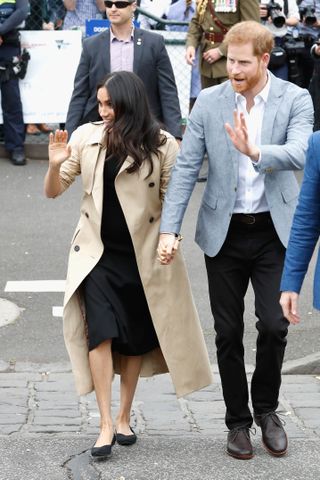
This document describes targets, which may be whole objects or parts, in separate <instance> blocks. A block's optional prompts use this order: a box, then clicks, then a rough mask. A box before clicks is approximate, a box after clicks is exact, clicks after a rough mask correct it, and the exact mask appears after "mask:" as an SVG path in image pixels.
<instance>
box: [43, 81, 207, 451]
mask: <svg viewBox="0 0 320 480" xmlns="http://www.w3.org/2000/svg"><path fill="white" fill-rule="evenodd" d="M97 98H98V103H99V113H100V115H101V118H102V122H96V123H90V124H85V125H82V126H81V127H79V128H78V129H77V130H76V131H75V132H74V133H73V135H72V137H71V139H70V143H67V140H68V134H67V132H66V131H61V130H57V131H56V132H55V134H51V135H50V140H49V168H48V172H47V174H46V178H45V193H46V195H47V196H48V197H51V198H54V197H56V196H57V195H60V194H62V193H63V192H64V191H65V190H66V189H67V188H68V187H69V186H70V185H71V184H72V182H73V181H74V180H75V177H76V176H77V175H81V178H82V186H83V198H82V202H81V208H80V220H79V223H78V225H77V227H76V230H75V233H74V236H73V239H72V242H71V249H70V254H69V263H68V274H67V281H66V291H65V299H64V318H63V321H64V322H63V324H64V337H65V342H66V347H67V350H68V353H69V356H70V360H71V364H72V369H73V372H74V376H75V381H76V387H77V391H78V393H79V394H80V395H83V394H86V393H89V392H91V391H92V390H93V389H94V390H95V393H96V397H97V403H98V407H99V411H100V417H101V421H100V435H99V437H98V439H97V442H96V444H95V445H94V447H93V448H92V450H91V454H92V455H93V456H94V457H99V458H101V457H106V456H108V455H110V453H111V447H112V445H113V444H114V443H115V441H117V442H118V443H119V444H121V445H129V444H132V443H134V442H135V441H136V435H135V433H134V431H133V430H132V428H131V426H130V412H131V406H132V401H133V397H134V393H135V388H136V384H137V381H138V377H139V375H141V376H151V375H154V374H158V373H165V372H168V371H169V372H170V375H171V378H172V381H173V384H174V387H175V391H176V394H177V396H182V395H186V394H188V393H191V392H192V391H195V390H198V389H201V388H203V387H205V386H207V385H209V384H210V383H211V381H212V376H211V369H210V364H209V359H208V354H207V350H206V346H205V342H204V338H203V334H202V330H201V326H200V322H199V319H198V316H197V312H196V310H195V306H194V303H193V299H192V294H191V291H190V285H189V281H188V278H187V273H186V269H185V265H184V262H183V259H182V257H181V254H180V251H179V250H178V248H177V247H178V243H179V242H178V240H177V242H176V251H175V255H176V257H177V258H176V261H175V262H173V264H172V265H170V266H169V267H163V266H161V264H160V262H159V260H158V258H157V243H158V234H159V224H160V215H161V207H162V200H163V197H164V194H165V191H166V187H167V184H168V181H169V177H170V171H171V167H172V165H173V163H174V161H175V158H176V154H177V150H178V144H177V142H176V140H175V139H174V138H173V137H172V136H171V135H170V134H169V133H167V132H164V131H162V130H160V127H159V125H158V124H157V123H156V121H155V120H154V119H153V117H152V115H151V113H150V110H149V105H148V102H147V99H146V95H145V92H144V87H143V84H142V83H141V81H140V80H139V78H138V77H137V76H136V75H135V74H134V73H131V72H116V73H111V74H109V75H108V76H107V77H106V79H105V81H104V82H103V83H102V84H101V85H99V86H98V89H97ZM117 235H118V236H117ZM128 252H129V253H128ZM133 277H134V279H133V280H132V278H133ZM132 283H133V284H134V288H133V290H132V288H131V287H132V285H131V284H132ZM129 285H131V286H129ZM130 288H131V290H132V291H131V290H130ZM130 317H131V318H130ZM130 332H131V333H130ZM131 337H134V342H136V343H135V344H134V345H131V343H130V342H131V340H132V339H131ZM113 372H116V373H119V374H120V376H121V386H120V408H119V414H118V416H117V418H116V420H115V425H114V423H113V420H112V418H111V383H112V377H113Z"/></svg>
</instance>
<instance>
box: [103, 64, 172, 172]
mask: <svg viewBox="0 0 320 480" xmlns="http://www.w3.org/2000/svg"><path fill="white" fill-rule="evenodd" d="M103 87H104V88H106V89H107V91H108V94H109V97H110V101H111V104H112V107H113V110H114V116H115V117H114V123H113V125H112V128H109V129H108V130H107V131H106V134H105V143H106V146H107V152H108V153H107V154H108V157H109V156H111V155H115V156H116V157H117V158H118V159H119V162H120V163H122V162H123V161H124V160H125V158H126V157H127V155H130V156H131V157H132V158H133V160H134V162H133V164H132V165H131V166H130V167H129V168H128V169H127V171H128V172H129V173H133V172H135V171H136V170H138V169H139V168H140V166H141V165H142V163H143V162H144V161H148V162H149V164H150V170H149V174H148V176H149V175H151V173H152V172H153V163H152V158H151V155H152V154H156V155H157V156H158V155H159V147H160V146H161V145H163V144H164V143H165V142H166V137H165V136H164V135H161V133H160V125H159V124H158V122H157V121H156V120H155V118H154V117H153V115H152V113H151V110H150V107H149V103H148V99H147V96H146V93H145V87H144V84H143V83H142V81H141V80H140V78H139V77H138V76H137V75H136V74H135V73H133V72H126V71H120V72H113V73H110V74H108V75H107V76H106V77H105V78H104V79H103V81H102V82H101V83H100V84H99V85H98V86H97V90H99V89H100V88H103Z"/></svg>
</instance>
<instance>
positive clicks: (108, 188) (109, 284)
mask: <svg viewBox="0 0 320 480" xmlns="http://www.w3.org/2000/svg"><path fill="white" fill-rule="evenodd" d="M119 168H120V165H119V162H118V161H117V159H116V158H115V157H112V158H109V159H108V160H107V161H106V162H105V166H104V174H103V175H104V193H103V213H102V223H101V238H102V241H103V244H104V253H103V255H102V257H101V259H100V260H99V262H98V263H97V265H96V266H95V267H94V269H93V270H92V271H91V272H90V273H89V275H88V276H87V277H86V279H85V280H84V282H83V287H84V288H83V293H84V301H85V307H86V318H87V325H88V337H89V350H92V349H94V348H96V347H97V346H98V345H99V344H100V343H102V342H103V341H105V340H107V339H112V349H113V350H114V351H117V352H119V353H121V354H123V355H142V354H144V353H147V352H149V351H151V350H153V349H154V348H157V347H158V346H159V342H158V338H157V335H156V332H155V330H154V327H153V324H152V319H151V316H150V312H149V308H148V304H147V301H146V297H145V294H144V291H143V287H142V284H141V279H140V275H139V271H138V267H137V262H136V257H135V253H134V248H133V244H132V240H131V237H130V233H129V230H128V227H127V223H126V220H125V217H124V214H123V211H122V208H121V205H120V202H119V200H118V197H117V193H116V190H115V186H114V180H115V177H116V175H117V173H118V171H119Z"/></svg>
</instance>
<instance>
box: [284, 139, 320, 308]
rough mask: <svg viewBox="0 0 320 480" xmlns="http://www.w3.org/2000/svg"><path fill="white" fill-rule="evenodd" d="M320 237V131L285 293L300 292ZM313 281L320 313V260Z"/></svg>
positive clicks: (293, 236)
mask: <svg viewBox="0 0 320 480" xmlns="http://www.w3.org/2000/svg"><path fill="white" fill-rule="evenodd" d="M319 236H320V132H316V133H314V134H313V135H312V136H311V137H310V140H309V148H308V153H307V162H306V169H305V172H304V177H303V182H302V186H301V192H300V196H299V201H298V206H297V209H296V211H295V214H294V218H293V223H292V228H291V233H290V238H289V245H288V249H287V253H286V259H285V265H284V270H283V275H282V281H281V290H282V291H291V292H297V293H300V290H301V286H302V282H303V280H304V277H305V274H306V272H307V269H308V265H309V262H310V259H311V257H312V254H313V252H314V249H315V247H316V244H317V241H318V239H319ZM319 257H320V256H319V251H318V259H317V264H316V270H315V275H314V282H313V304H314V306H315V308H317V309H319V310H320V258H319Z"/></svg>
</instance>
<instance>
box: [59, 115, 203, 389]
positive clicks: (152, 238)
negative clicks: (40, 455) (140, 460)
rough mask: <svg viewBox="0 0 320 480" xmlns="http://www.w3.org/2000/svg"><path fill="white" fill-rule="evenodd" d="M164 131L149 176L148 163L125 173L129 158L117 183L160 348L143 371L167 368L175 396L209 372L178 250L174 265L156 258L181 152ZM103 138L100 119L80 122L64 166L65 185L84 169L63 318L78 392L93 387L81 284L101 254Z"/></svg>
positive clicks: (147, 373)
mask: <svg viewBox="0 0 320 480" xmlns="http://www.w3.org/2000/svg"><path fill="white" fill-rule="evenodd" d="M166 135H167V137H168V138H167V142H166V144H165V145H163V146H162V147H161V156H160V159H159V160H158V159H157V157H155V158H154V171H153V173H152V175H151V176H150V177H148V178H146V176H147V174H148V171H149V170H148V166H147V165H143V166H142V167H141V169H140V170H139V171H138V172H135V173H133V174H128V173H127V172H126V168H127V167H128V166H129V165H130V163H131V162H132V160H131V159H130V157H128V158H127V159H126V160H125V162H124V164H123V165H122V167H121V169H120V171H119V173H118V175H117V177H116V179H115V187H116V191H117V195H118V198H119V201H120V204H121V207H122V209H123V212H124V215H125V218H126V222H127V225H128V229H129V232H130V234H131V238H132V242H133V246H134V250H135V253H136V260H137V265H138V269H139V273H140V277H141V281H142V284H143V288H144V291H145V295H146V298H147V302H148V306H149V309H150V313H151V317H152V321H153V324H154V328H155V331H156V333H157V336H158V339H159V344H160V348H157V349H155V350H153V351H152V352H149V353H147V354H145V355H143V362H142V369H141V375H142V376H151V375H154V374H158V373H165V372H168V371H169V372H170V374H171V378H172V381H173V384H174V387H175V390H176V394H177V396H182V395H186V394H188V393H191V392H192V391H195V390H198V389H200V388H203V387H205V386H207V385H209V384H210V383H211V382H212V374H211V369H210V364H209V359H208V353H207V349H206V346H205V342H204V338H203V333H202V330H201V326H200V322H199V319H198V316H197V312H196V309H195V306H194V302H193V299H192V294H191V291H190V285H189V281H188V278H187V273H186V269H185V265H184V262H183V259H182V256H181V253H180V252H178V254H177V255H176V257H175V260H174V262H173V263H172V265H169V266H163V265H160V263H159V262H158V260H157V258H156V257H157V252H156V250H157V243H158V236H159V225H160V215H161V204H162V200H163V197H164V194H165V190H166V187H167V183H168V180H169V177H170V170H171V167H172V164H173V163H174V161H175V158H176V154H177V149H178V146H177V142H176V140H175V139H174V138H173V137H172V136H171V135H170V134H167V133H166ZM102 136H103V124H102V122H99V123H95V124H93V123H91V124H86V125H83V126H81V127H79V128H78V129H77V130H76V131H75V132H74V133H73V135H72V137H71V140H70V144H71V145H72V154H71V156H70V158H69V159H68V160H67V161H66V162H64V163H63V164H62V167H61V170H60V180H61V184H62V187H63V190H65V189H66V188H67V187H68V186H69V185H70V184H71V183H72V182H73V180H74V179H75V177H76V176H77V175H79V174H81V177H82V183H83V199H82V203H81V215H80V220H79V223H78V225H77V227H76V231H75V233H74V236H73V239H72V243H71V249H70V254H69V263H68V274H67V282H66V291H65V298H64V315H63V328H64V338H65V342H66V347H67V350H68V353H69V356H70V360H71V364H72V369H73V372H74V376H75V381H76V388H77V391H78V393H79V394H80V395H83V394H86V393H89V392H91V391H92V390H93V382H92V377H91V372H90V368H89V361H88V346H87V337H86V322H85V311H84V307H83V302H82V298H81V283H82V281H83V279H84V278H85V277H86V276H87V275H88V273H89V272H90V271H91V270H92V269H93V267H94V266H95V265H96V264H97V262H98V261H99V259H100V257H101V255H102V253H103V244H102V241H101V237H100V227H101V217H102V204H103V167H104V160H105V155H106V150H105V148H104V147H103V146H102V145H101V139H102ZM118 365H119V355H118V354H114V369H115V372H116V373H119V368H118Z"/></svg>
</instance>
